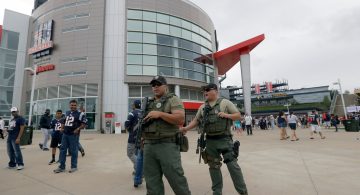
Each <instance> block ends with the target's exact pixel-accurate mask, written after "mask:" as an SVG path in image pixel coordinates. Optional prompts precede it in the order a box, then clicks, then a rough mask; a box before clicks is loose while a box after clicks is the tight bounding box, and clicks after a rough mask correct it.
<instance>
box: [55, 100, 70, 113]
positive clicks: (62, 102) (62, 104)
mask: <svg viewBox="0 0 360 195" xmlns="http://www.w3.org/2000/svg"><path fill="white" fill-rule="evenodd" d="M69 102H70V99H59V101H58V103H59V107H58V109H60V110H62V111H63V112H66V111H67V110H69Z"/></svg>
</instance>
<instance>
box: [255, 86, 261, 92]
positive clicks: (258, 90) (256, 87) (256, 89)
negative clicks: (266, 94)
mask: <svg viewBox="0 0 360 195" xmlns="http://www.w3.org/2000/svg"><path fill="white" fill-rule="evenodd" d="M255 94H260V85H259V84H256V85H255Z"/></svg>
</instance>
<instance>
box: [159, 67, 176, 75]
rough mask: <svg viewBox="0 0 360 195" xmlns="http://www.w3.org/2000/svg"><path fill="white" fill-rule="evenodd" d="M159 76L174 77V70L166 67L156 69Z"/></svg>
mask: <svg viewBox="0 0 360 195" xmlns="http://www.w3.org/2000/svg"><path fill="white" fill-rule="evenodd" d="M158 74H159V75H166V76H174V69H173V68H168V67H160V66H159V67H158Z"/></svg>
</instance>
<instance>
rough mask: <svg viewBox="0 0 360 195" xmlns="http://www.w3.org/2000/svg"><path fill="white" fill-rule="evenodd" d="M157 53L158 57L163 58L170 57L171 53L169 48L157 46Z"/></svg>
mask: <svg viewBox="0 0 360 195" xmlns="http://www.w3.org/2000/svg"><path fill="white" fill-rule="evenodd" d="M157 49H158V51H157V53H158V55H164V56H171V54H172V51H171V47H166V46H161V45H159V46H157Z"/></svg>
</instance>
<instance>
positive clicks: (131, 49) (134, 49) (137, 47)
mask: <svg viewBox="0 0 360 195" xmlns="http://www.w3.org/2000/svg"><path fill="white" fill-rule="evenodd" d="M127 49H128V53H135V54H142V44H139V43H128V44H127Z"/></svg>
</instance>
